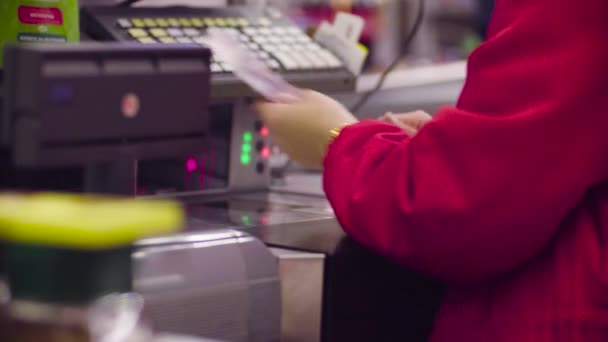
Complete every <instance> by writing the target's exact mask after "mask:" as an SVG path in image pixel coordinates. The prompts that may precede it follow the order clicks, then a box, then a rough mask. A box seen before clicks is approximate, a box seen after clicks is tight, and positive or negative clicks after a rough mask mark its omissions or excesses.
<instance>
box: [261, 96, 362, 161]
mask: <svg viewBox="0 0 608 342" xmlns="http://www.w3.org/2000/svg"><path fill="white" fill-rule="evenodd" d="M255 107H256V110H257V111H258V113H259V114H260V117H261V118H262V120H263V121H264V122H265V123H266V125H267V126H268V128H269V129H270V131H271V132H272V137H273V140H274V142H275V143H276V144H277V145H278V146H279V147H280V148H281V150H282V151H283V152H285V153H287V154H288V155H289V157H290V158H291V159H292V160H294V161H296V162H298V163H300V164H302V165H303V166H305V167H314V168H319V167H321V165H322V162H323V158H324V157H325V154H326V152H327V145H328V144H329V142H330V141H331V131H332V130H334V129H338V128H341V127H343V126H347V125H350V124H353V123H356V122H357V119H356V118H355V117H354V116H353V115H352V114H351V113H350V112H349V111H348V110H347V109H346V108H344V106H342V105H341V104H340V103H338V102H337V101H335V100H333V99H331V98H330V97H328V96H325V95H323V94H320V93H317V92H315V91H311V90H303V91H302V92H301V93H300V97H299V98H298V99H289V100H288V101H286V102H285V103H270V102H265V101H262V102H258V103H256V106H255Z"/></svg>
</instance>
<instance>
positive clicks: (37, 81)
mask: <svg viewBox="0 0 608 342" xmlns="http://www.w3.org/2000/svg"><path fill="white" fill-rule="evenodd" d="M206 18H210V19H212V20H205V19H206ZM196 19H198V20H196ZM83 20H84V28H85V30H86V31H87V32H88V33H89V34H90V36H92V37H94V38H97V39H102V40H104V43H103V44H101V45H99V44H94V45H80V46H73V47H59V46H58V47H52V48H51V47H35V46H28V47H13V48H12V49H9V51H8V53H7V58H6V72H5V75H4V76H5V79H4V89H5V92H4V96H5V99H4V100H5V104H4V110H3V113H2V116H1V118H3V120H1V121H0V122H1V124H0V132H2V133H0V138H2V143H1V144H2V148H1V149H0V150H2V152H0V155H1V157H0V164H2V163H3V166H2V168H1V169H0V170H1V171H0V187H5V188H6V187H10V188H17V189H37V190H40V189H43V190H60V191H85V192H86V191H90V192H113V193H121V194H130V195H135V196H140V197H143V198H154V197H172V198H178V199H180V200H182V201H183V203H184V205H185V207H186V209H187V211H188V214H189V220H188V224H187V226H186V227H185V229H184V231H183V232H182V233H181V234H179V235H176V236H168V237H160V238H156V239H148V240H146V241H141V242H140V243H139V244H138V249H137V251H136V252H135V254H134V255H133V257H134V258H135V260H136V265H137V271H136V274H135V277H134V285H135V288H136V289H138V290H139V291H140V292H141V293H143V294H144V296H145V297H146V300H147V301H148V302H149V304H150V305H149V306H150V307H151V312H152V316H153V317H154V318H155V321H157V322H158V324H159V327H160V328H162V329H163V330H165V331H169V332H177V333H189V334H194V335H198V336H204V337H209V338H216V339H219V340H226V341H277V340H294V341H320V340H323V341H367V340H406V339H407V340H410V341H423V340H425V339H426V336H427V335H428V333H429V331H430V329H431V327H432V320H433V315H434V310H435V308H436V306H437V303H438V298H439V295H440V289H439V288H438V286H437V285H436V284H435V283H434V282H432V281H430V280H428V279H426V278H424V277H421V276H419V275H416V274H412V273H410V272H408V271H407V270H403V269H402V268H400V267H399V266H398V265H395V264H393V263H391V262H389V261H387V260H385V259H383V258H381V257H379V256H377V255H375V254H374V253H371V252H370V251H368V250H366V249H364V248H362V247H360V246H359V245H357V244H356V243H354V242H353V241H351V240H349V239H348V238H347V237H346V236H345V235H344V233H343V232H342V230H341V229H340V226H339V225H338V224H337V222H336V220H335V218H334V215H333V212H332V210H331V207H330V206H329V204H328V203H327V201H326V200H325V198H324V196H323V195H322V193H301V192H297V191H292V190H290V189H289V188H280V189H271V186H270V185H271V184H270V174H269V170H268V156H269V154H270V153H271V151H270V149H269V143H268V142H269V140H268V139H269V134H270V132H269V131H268V129H267V128H266V127H265V126H264V125H263V124H262V122H260V121H259V120H258V119H257V118H256V115H255V113H254V112H253V111H252V109H251V106H250V100H249V99H250V98H251V96H253V93H252V92H251V90H249V89H248V88H247V87H246V86H245V85H243V84H241V83H240V82H238V80H237V79H236V78H235V77H234V76H233V75H232V74H231V73H230V72H229V69H230V66H226V65H225V64H223V62H222V61H217V60H213V59H212V57H211V56H210V55H209V51H208V50H206V49H205V48H204V47H201V46H197V44H195V43H196V41H195V39H196V37H197V36H196V35H194V33H195V32H194V30H196V31H197V34H198V33H201V32H203V31H204V28H205V27H208V26H212V25H214V26H220V27H223V28H226V29H228V30H231V31H230V32H233V33H231V34H235V35H236V34H238V35H239V37H241V38H240V39H241V40H242V42H243V44H247V45H248V46H250V48H251V49H256V48H255V47H254V44H255V46H256V47H257V48H259V51H265V52H267V53H268V56H266V54H260V55H259V57H260V58H262V59H265V60H267V61H268V63H269V65H271V66H272V65H275V66H276V64H275V63H273V62H271V61H276V62H278V63H279V66H278V67H275V69H276V70H277V71H279V72H281V73H282V74H283V75H284V76H285V77H286V78H287V79H288V80H289V81H291V82H292V83H294V84H296V85H298V86H302V87H309V88H313V89H317V90H320V91H328V92H330V91H348V89H351V90H352V88H353V84H354V83H353V82H354V78H355V77H354V76H353V75H351V74H349V73H348V71H346V70H345V69H343V68H341V67H338V66H337V65H336V66H335V67H333V66H332V65H331V63H330V62H328V63H330V64H326V65H325V66H323V68H321V64H318V68H319V69H317V70H315V69H314V68H312V69H311V70H308V67H310V66H311V64H306V66H307V68H304V67H302V66H299V67H298V68H297V69H296V68H295V67H294V68H293V69H292V68H290V63H292V61H289V59H287V60H285V58H283V57H284V56H283V55H282V54H281V53H283V52H284V53H287V52H290V53H289V54H287V55H289V56H291V58H294V57H293V56H292V55H294V54H293V53H291V52H292V51H298V50H292V49H291V48H290V51H287V50H285V48H279V49H278V50H277V49H274V48H272V49H271V48H267V47H265V44H272V45H269V46H273V47H276V46H281V45H280V44H303V46H305V48H306V49H309V48H310V49H312V50H314V51H324V50H323V47H321V46H317V45H315V44H316V43H314V42H311V41H309V40H306V42H305V41H304V39H306V38H298V37H303V36H302V34H301V33H300V32H298V33H295V30H294V29H293V27H292V26H290V25H291V24H290V23H289V22H288V20H287V19H286V18H284V17H282V16H280V14H273V13H272V12H268V11H266V10H265V9H261V10H260V9H253V10H249V9H248V8H244V7H238V8H235V9H214V10H211V9H208V10H206V9H199V10H196V11H193V10H191V9H188V10H187V11H186V10H185V9H183V8H175V9H163V10H162V11H160V10H158V9H140V8H137V9H135V8H133V9H131V8H108V9H103V8H85V9H83ZM165 24H166V25H165ZM201 25H202V26H201ZM249 28H253V29H255V30H256V31H251V30H249ZM134 29H138V30H135V31H133V30H134ZM160 29H162V30H163V31H162V32H164V33H160V32H161V31H160ZM170 30H171V31H170ZM178 30H179V31H178ZM234 30H236V31H234ZM142 32H143V33H142ZM177 32H180V33H177ZM144 33H145V35H144ZM187 33H191V35H188V34H187ZM279 33H280V34H284V36H281V38H280V39H281V42H280V43H279V41H277V40H276V39H271V38H270V37H274V36H275V34H277V35H278V34H279ZM167 37H172V38H174V40H175V41H176V42H177V41H178V40H177V38H185V37H190V38H189V39H190V40H191V41H192V42H194V43H193V44H177V43H174V42H173V41H171V40H169V39H161V38H167ZM256 37H266V40H261V39H259V38H256ZM283 37H292V38H289V39H287V40H285V39H284V38H283ZM142 38H146V39H142ZM290 39H293V40H290ZM108 40H114V41H116V40H118V41H122V42H123V43H110V42H108ZM152 40H153V41H154V42H152ZM190 40H189V41H188V42H190ZM133 41H134V42H135V44H133ZM127 42H131V43H127ZM182 42H184V43H185V42H186V40H185V39H182ZM319 49H320V50H319ZM268 50H271V51H268ZM283 50H285V51H283ZM256 51H257V50H256ZM320 53H321V54H325V53H326V52H320ZM300 56H307V54H300ZM295 58H296V59H297V58H299V57H295ZM330 59H331V58H329V57H327V60H326V61H329V60H330ZM307 60H308V59H307ZM334 64H335V63H334ZM214 65H215V66H214ZM298 65H300V64H298ZM218 66H219V67H221V69H220V68H218ZM313 66H314V65H313ZM290 69H291V70H290ZM100 89H102V90H103V91H100ZM205 94H210V95H209V98H206V97H205V96H206V95H205ZM58 113H59V114H58ZM316 179H317V180H319V179H320V178H319V177H318V176H317V177H316Z"/></svg>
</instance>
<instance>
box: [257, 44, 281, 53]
mask: <svg viewBox="0 0 608 342" xmlns="http://www.w3.org/2000/svg"><path fill="white" fill-rule="evenodd" d="M261 47H262V50H264V51H267V52H270V53H273V52H278V51H279V49H278V48H277V46H276V45H272V44H264V45H262V46H261Z"/></svg>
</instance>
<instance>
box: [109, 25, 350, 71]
mask: <svg viewBox="0 0 608 342" xmlns="http://www.w3.org/2000/svg"><path fill="white" fill-rule="evenodd" d="M116 26H117V27H118V28H120V29H122V30H124V32H126V34H127V35H128V37H129V38H130V39H131V40H133V41H136V42H140V43H142V44H200V45H204V41H205V39H204V37H205V34H206V30H207V29H209V28H213V29H216V30H222V31H224V32H225V33H228V34H230V35H232V36H234V37H235V38H237V39H238V40H239V41H240V42H241V44H243V45H244V46H245V47H247V49H249V50H250V51H251V52H252V53H253V54H254V55H255V56H257V57H258V58H259V59H260V60H261V61H263V62H264V63H265V64H266V65H267V66H268V67H269V68H272V69H274V70H285V71H323V70H332V69H339V68H342V67H343V64H342V62H341V61H340V60H339V59H338V58H336V57H335V56H334V55H333V53H331V52H330V51H329V50H327V49H325V48H323V47H321V46H320V45H319V44H317V43H316V42H314V41H313V40H312V39H311V38H310V37H309V36H307V35H306V34H305V33H304V32H302V31H301V30H299V29H298V28H296V27H293V26H277V27H272V22H271V21H270V20H268V19H266V18H262V19H259V20H257V21H254V22H251V21H250V20H248V19H246V18H185V17H180V18H152V17H146V18H119V19H117V20H116ZM211 70H212V72H213V73H228V72H231V71H232V67H231V66H230V65H228V64H226V63H225V62H224V61H222V60H218V59H215V58H214V59H213V60H212V65H211Z"/></svg>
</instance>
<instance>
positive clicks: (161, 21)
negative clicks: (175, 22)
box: [156, 18, 169, 27]
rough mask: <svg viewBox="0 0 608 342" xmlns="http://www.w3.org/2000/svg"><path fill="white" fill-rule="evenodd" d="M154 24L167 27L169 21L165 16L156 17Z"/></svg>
mask: <svg viewBox="0 0 608 342" xmlns="http://www.w3.org/2000/svg"><path fill="white" fill-rule="evenodd" d="M156 25H158V27H169V22H168V21H167V19H165V18H156Z"/></svg>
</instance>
